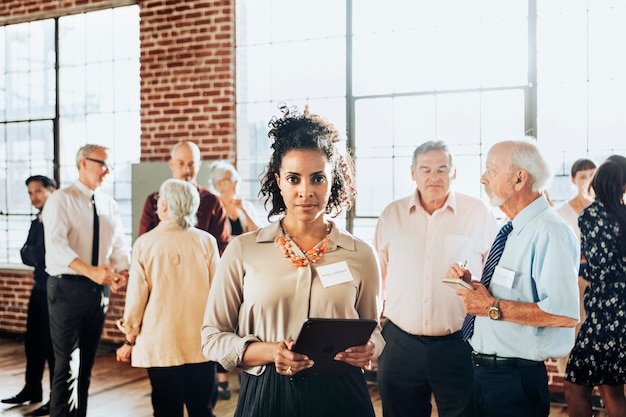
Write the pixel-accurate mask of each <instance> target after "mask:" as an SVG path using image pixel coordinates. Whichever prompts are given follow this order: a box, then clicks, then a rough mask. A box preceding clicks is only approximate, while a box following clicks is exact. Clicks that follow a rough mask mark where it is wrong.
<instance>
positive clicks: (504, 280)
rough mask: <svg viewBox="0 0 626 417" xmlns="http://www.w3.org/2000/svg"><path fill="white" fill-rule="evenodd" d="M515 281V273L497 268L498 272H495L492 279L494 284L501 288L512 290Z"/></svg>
mask: <svg viewBox="0 0 626 417" xmlns="http://www.w3.org/2000/svg"><path fill="white" fill-rule="evenodd" d="M514 279H515V271H511V270H508V269H506V268H502V267H501V266H496V270H495V271H493V277H492V278H491V283H492V284H497V285H499V286H501V287H504V288H508V289H511V288H513V280H514Z"/></svg>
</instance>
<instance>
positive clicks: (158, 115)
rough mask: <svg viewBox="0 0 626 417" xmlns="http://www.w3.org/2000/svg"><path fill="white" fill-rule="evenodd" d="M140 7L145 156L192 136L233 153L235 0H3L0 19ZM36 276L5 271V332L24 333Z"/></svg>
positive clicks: (0, 305)
mask: <svg viewBox="0 0 626 417" xmlns="http://www.w3.org/2000/svg"><path fill="white" fill-rule="evenodd" d="M129 4H139V8H140V18H141V22H140V41H141V70H140V71H141V130H142V134H141V160H142V161H165V160H167V159H168V157H169V151H170V148H171V146H172V145H173V144H174V143H176V142H178V141H180V140H185V139H189V140H194V141H195V142H196V143H198V145H199V146H200V149H201V151H202V155H203V158H204V159H220V158H227V159H231V160H234V157H235V149H236V145H235V49H234V48H235V5H234V0H224V1H209V0H204V1H202V0H140V1H134V0H108V1H102V0H100V1H97V0H57V1H53V0H2V1H1V2H0V24H5V23H8V24H11V23H19V22H24V21H30V20H40V19H47V18H51V17H56V16H61V15H67V14H75V13H81V12H86V11H92V10H98V9H103V8H110V7H114V6H124V5H129ZM32 282H33V281H32V274H31V273H30V272H25V271H6V270H4V271H0V332H16V333H19V332H23V331H24V328H25V325H26V308H27V305H28V296H29V294H30V288H31V287H32ZM123 308H124V294H123V293H122V294H117V295H112V297H111V300H110V305H109V315H108V319H107V322H106V324H105V329H104V333H103V337H102V339H103V340H104V341H106V342H117V341H119V340H120V339H121V337H122V336H121V333H120V332H119V331H118V330H117V328H116V327H115V320H116V319H118V318H119V317H121V315H122V313H123Z"/></svg>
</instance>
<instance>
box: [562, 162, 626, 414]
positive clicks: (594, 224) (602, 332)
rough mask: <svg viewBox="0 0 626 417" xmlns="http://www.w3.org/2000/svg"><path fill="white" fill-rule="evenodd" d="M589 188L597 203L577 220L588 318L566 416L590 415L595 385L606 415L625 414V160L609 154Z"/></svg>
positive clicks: (573, 358) (573, 362) (574, 360)
mask: <svg viewBox="0 0 626 417" xmlns="http://www.w3.org/2000/svg"><path fill="white" fill-rule="evenodd" d="M591 187H592V188H593V191H594V192H595V194H596V201H594V202H593V203H591V205H589V207H587V208H586V209H584V210H583V212H582V213H581V215H580V217H579V218H578V225H579V226H580V236H581V240H580V243H581V250H582V253H583V255H584V256H585V258H587V267H586V268H584V269H583V270H582V273H583V278H585V279H586V280H587V281H589V286H588V287H587V289H586V290H585V295H584V306H585V311H586V312H587V317H586V318H585V321H584V322H583V324H582V326H581V328H580V331H579V332H578V336H577V337H576V343H575V345H574V348H573V349H572V352H571V354H570V357H569V360H568V362H567V368H566V369H565V384H564V388H565V399H566V400H567V405H568V413H569V415H570V417H588V416H591V415H592V407H591V393H592V390H593V388H594V387H595V386H597V387H598V388H599V391H600V395H601V396H602V400H603V401H604V405H605V407H606V411H607V413H608V415H609V416H610V417H613V416H616V417H617V416H626V398H625V397H624V383H626V349H625V348H626V315H625V314H624V312H625V311H626V205H625V204H624V192H626V158H624V157H623V156H621V155H613V156H610V157H609V158H608V159H607V160H606V161H605V162H604V163H603V164H602V165H600V167H599V168H598V170H597V171H596V173H595V175H594V177H593V180H592V181H591Z"/></svg>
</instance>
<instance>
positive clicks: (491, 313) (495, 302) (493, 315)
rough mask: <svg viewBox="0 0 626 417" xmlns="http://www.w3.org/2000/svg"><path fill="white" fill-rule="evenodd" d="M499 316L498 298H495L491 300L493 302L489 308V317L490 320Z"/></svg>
mask: <svg viewBox="0 0 626 417" xmlns="http://www.w3.org/2000/svg"><path fill="white" fill-rule="evenodd" d="M500 317H501V315H500V299H499V298H496V299H495V300H493V304H492V305H491V308H490V309H489V318H490V319H491V320H500Z"/></svg>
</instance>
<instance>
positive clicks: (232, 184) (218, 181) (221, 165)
mask: <svg viewBox="0 0 626 417" xmlns="http://www.w3.org/2000/svg"><path fill="white" fill-rule="evenodd" d="M209 169H210V178H209V190H210V191H211V192H212V193H213V194H215V195H217V196H219V198H220V200H222V204H223V205H224V209H225V210H226V214H227V216H228V223H227V224H226V228H227V229H228V232H229V234H230V237H231V240H232V237H233V236H238V235H241V234H243V233H247V232H254V231H255V230H256V229H257V228H258V223H259V221H258V220H257V218H256V215H255V211H254V206H253V205H252V204H251V203H250V202H248V201H244V200H242V199H241V196H240V195H239V193H238V189H237V186H238V185H239V174H238V173H237V169H235V167H234V166H233V165H232V164H231V163H230V162H228V161H214V162H212V163H211V164H210V165H209Z"/></svg>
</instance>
